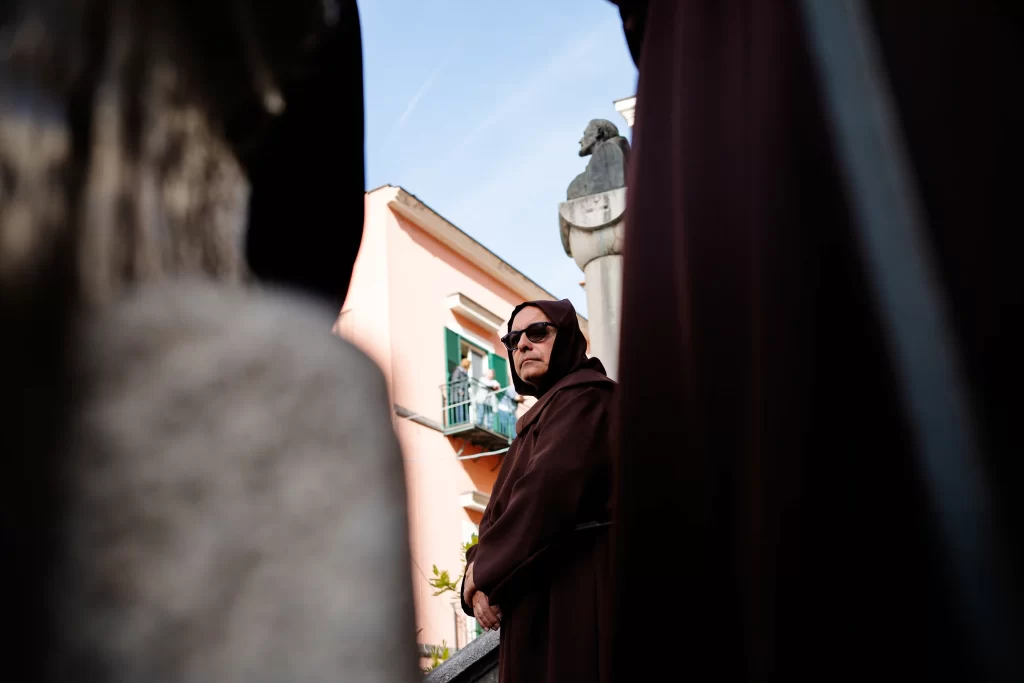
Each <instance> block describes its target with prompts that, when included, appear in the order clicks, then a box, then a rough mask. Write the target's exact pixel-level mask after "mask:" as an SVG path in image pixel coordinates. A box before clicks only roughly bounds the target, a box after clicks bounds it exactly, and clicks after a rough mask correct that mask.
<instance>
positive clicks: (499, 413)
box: [441, 378, 519, 449]
mask: <svg viewBox="0 0 1024 683" xmlns="http://www.w3.org/2000/svg"><path fill="white" fill-rule="evenodd" d="M508 389H509V388H508V387H506V388H504V389H497V390H494V389H492V388H490V387H488V386H487V385H485V384H484V383H483V382H480V381H479V380H476V379H473V378H465V379H461V380H456V381H454V382H447V383H446V384H442V385H441V416H442V417H441V423H442V424H443V425H444V433H445V434H447V435H449V436H459V437H461V438H463V439H466V440H467V441H470V442H472V443H475V444H478V445H480V446H484V447H488V448H496V449H497V448H503V447H505V446H508V444H509V443H510V442H511V441H512V439H514V438H515V436H516V408H517V407H518V405H519V404H518V403H516V402H515V401H514V400H512V397H511V395H510V394H509V392H508Z"/></svg>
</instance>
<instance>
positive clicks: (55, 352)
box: [0, 0, 418, 683]
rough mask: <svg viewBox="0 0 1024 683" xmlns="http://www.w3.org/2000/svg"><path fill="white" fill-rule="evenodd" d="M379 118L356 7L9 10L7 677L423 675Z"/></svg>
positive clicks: (1, 282) (3, 12)
mask: <svg viewBox="0 0 1024 683" xmlns="http://www.w3.org/2000/svg"><path fill="white" fill-rule="evenodd" d="M361 97H362V65H361V47H360V42H359V23H358V16H357V14H356V7H355V3H354V0H337V1H332V0H328V1H327V2H323V1H322V0H300V1H299V2H295V3H291V4H289V6H288V7H287V8H282V7H281V6H280V4H279V3H274V2H270V1H269V0H266V1H264V0H250V1H238V2H228V1H225V0H214V1H213V2H207V3H191V2H166V1H158V2H137V1H134V0H113V1H110V2H99V1H95V0H86V1H84V2H69V1H65V2H60V1H53V2H43V1H42V0H24V1H23V2H17V3H4V4H3V5H2V7H0V330H2V334H0V358H2V359H3V362H4V382H5V389H6V391H5V392H3V399H2V400H3V405H2V410H0V416H2V417H0V420H2V423H0V453H2V455H3V458H4V461H5V466H6V469H5V476H4V477H3V478H2V484H0V487H2V488H0V552H2V553H3V557H2V558H0V559H2V562H0V567H2V568H0V590H2V591H3V594H2V599H3V604H4V605H5V610H6V616H7V618H6V619H5V623H6V624H7V627H8V628H7V629H6V630H5V634H4V639H3V646H4V647H3V650H4V653H5V665H4V676H3V678H4V679H5V680H17V681H42V680H61V681H64V680H76V681H95V682H106V681H125V682H128V681H132V682H134V681H167V682H172V681H175V682H177V681H182V682H184V681H197V682H198V681H224V682H229V681H268V682H269V681H359V682H363V681H365V682H373V683H376V682H378V681H380V682H383V681H388V682H390V681H399V682H401V681H409V680H414V677H417V675H418V672H417V667H416V653H415V638H414V626H413V607H412V591H411V581H410V576H409V567H410V562H409V554H408V547H407V538H408V533H407V525H406V509H405V495H404V478H403V473H402V464H401V459H400V454H399V450H398V445H397V442H396V439H395V436H394V433H393V430H392V425H391V417H390V415H391V411H390V408H389V406H388V403H387V393H386V390H385V386H384V382H383V379H382V377H381V374H380V372H379V371H378V370H377V368H376V367H374V366H373V365H372V364H371V363H370V361H369V360H368V359H367V358H366V357H365V356H363V354H361V353H360V352H358V351H357V350H356V349H354V348H353V347H351V346H349V345H348V344H346V343H345V342H343V341H341V340H339V339H336V338H334V337H332V336H330V327H331V322H332V321H333V317H334V313H335V312H336V311H337V307H336V306H337V305H338V304H339V303H340V301H341V300H343V299H344V296H345V293H346V290H347V287H348V280H349V277H350V274H351V268H352V264H353V262H354V259H355V256H356V253H357V252H358V248H359V241H360V238H361V228H362V211H363V189H364V188H363V120H362V107H361V106H360V105H361ZM371 567H372V568H373V569H372V571H371V570H370V568H371ZM368 595H373V596H374V597H373V600H372V601H371V600H368V599H367V596H368ZM371 604H372V605H373V610H372V611H371V610H370V609H369V605H371Z"/></svg>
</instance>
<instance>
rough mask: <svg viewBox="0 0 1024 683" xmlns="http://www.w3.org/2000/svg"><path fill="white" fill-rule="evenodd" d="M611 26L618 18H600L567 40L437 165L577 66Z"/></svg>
mask: <svg viewBox="0 0 1024 683" xmlns="http://www.w3.org/2000/svg"><path fill="white" fill-rule="evenodd" d="M610 26H612V27H613V28H614V29H615V30H619V28H618V23H617V21H616V22H615V23H612V22H602V23H599V24H596V25H595V26H594V27H592V28H591V30H590V31H588V32H587V33H585V34H583V35H581V36H579V37H578V38H576V39H575V40H573V41H571V42H569V43H568V44H567V45H566V46H565V47H564V48H563V49H562V50H561V51H559V52H557V53H555V54H554V55H553V56H552V57H551V59H549V60H548V61H546V62H545V63H544V64H543V65H542V66H541V67H540V68H538V69H536V70H535V71H534V72H533V73H531V74H530V75H529V76H527V77H526V78H525V79H523V81H521V82H520V83H519V85H518V87H516V88H514V89H513V90H512V91H511V92H510V93H509V94H508V96H507V97H505V98H504V99H503V100H502V101H501V103H500V104H499V106H498V107H496V108H495V109H494V110H493V111H491V113H490V114H488V115H487V116H485V117H484V118H483V119H482V120H480V121H479V122H478V123H477V124H476V125H475V126H473V128H471V129H470V131H469V132H468V133H466V135H465V137H463V138H462V140H461V141H460V142H459V144H458V145H455V146H454V147H453V148H452V150H451V152H450V154H449V155H448V157H447V158H446V159H445V161H443V162H442V163H441V164H439V166H443V165H444V164H445V163H447V162H448V161H450V160H451V159H452V158H453V157H456V156H458V155H459V154H460V153H461V152H462V150H464V149H465V148H466V147H468V146H469V145H470V144H472V143H473V142H474V141H475V140H476V139H478V138H479V137H480V136H482V135H483V134H484V133H486V132H487V131H488V130H490V129H491V128H493V127H494V126H496V125H498V124H499V123H500V122H501V121H503V120H504V119H506V118H507V117H508V116H510V115H511V114H513V113H515V112H516V111H518V110H521V109H524V108H526V107H527V105H528V104H529V103H530V102H531V101H532V100H534V99H536V98H537V96H538V95H540V94H541V93H542V92H544V90H545V89H547V88H549V87H550V86H551V85H552V84H553V83H556V82H557V81H558V80H559V79H561V78H563V77H564V76H566V75H567V74H568V73H569V72H571V71H573V70H575V69H578V68H579V65H580V63H581V62H582V61H583V60H585V59H586V57H587V55H588V54H589V53H590V52H591V50H593V49H594V48H596V47H598V46H599V45H600V44H601V41H602V39H603V38H604V37H605V36H607V35H608V32H609V27H610Z"/></svg>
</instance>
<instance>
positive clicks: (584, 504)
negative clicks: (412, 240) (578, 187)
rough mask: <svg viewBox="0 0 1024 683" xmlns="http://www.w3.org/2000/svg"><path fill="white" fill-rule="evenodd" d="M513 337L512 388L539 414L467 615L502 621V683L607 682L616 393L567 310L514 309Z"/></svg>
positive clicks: (495, 517) (505, 467)
mask: <svg viewBox="0 0 1024 683" xmlns="http://www.w3.org/2000/svg"><path fill="white" fill-rule="evenodd" d="M528 326H529V329H528V333H527V334H518V335H517V334H516V332H520V331H522V330H524V329H527V328H528ZM508 332H509V335H508V336H506V338H505V340H508V341H507V347H508V346H511V347H512V350H510V351H509V354H508V355H509V361H511V362H510V363H509V365H510V366H511V369H512V380H513V384H514V385H515V388H516V391H518V392H519V393H521V394H525V395H527V396H535V397H536V398H537V402H536V403H535V404H534V406H533V407H532V408H531V409H530V410H529V412H527V413H526V414H525V415H523V416H522V417H521V418H520V419H519V421H518V423H517V424H516V432H517V436H516V438H515V440H514V441H513V442H512V446H511V448H510V449H509V451H508V453H507V454H506V456H505V460H504V462H503V463H502V467H501V471H500V472H499V474H498V479H497V481H496V482H495V484H494V490H493V492H492V495H491V500H490V502H489V503H488V505H487V509H486V510H485V511H484V515H483V520H482V521H481V523H480V540H479V543H477V545H476V546H474V547H473V548H470V551H469V553H468V554H467V561H468V563H469V566H468V569H467V573H466V579H465V581H464V582H463V587H462V608H463V610H465V612H466V613H467V614H470V615H474V616H476V617H477V618H478V620H479V621H480V622H481V625H482V626H484V627H485V628H489V627H490V628H496V626H497V623H498V621H500V623H501V646H500V651H499V676H500V680H501V681H502V683H516V682H517V681H530V682H531V683H540V682H543V681H607V680H609V678H610V668H609V665H610V651H609V643H610V631H609V626H610V624H609V606H610V592H609V589H610V573H611V547H610V534H609V531H610V527H609V522H608V520H610V519H611V485H612V472H611V448H610V445H609V429H610V422H609V420H610V416H611V405H612V400H613V396H614V391H615V387H616V384H615V382H613V381H612V380H610V379H609V378H608V377H607V375H606V374H605V371H604V367H603V366H602V365H601V361H599V360H598V359H596V358H589V359H588V358H587V356H586V349H587V341H586V339H585V338H584V336H583V333H582V332H581V331H580V328H579V324H578V323H577V319H576V311H575V309H574V308H573V306H572V304H571V303H569V301H566V300H563V301H531V302H527V303H523V304H520V305H519V306H518V307H516V309H515V310H514V311H513V313H512V317H511V319H510V320H509V323H508ZM531 337H532V338H531ZM538 340H539V341H538ZM545 361H546V367H545ZM474 608H475V609H474Z"/></svg>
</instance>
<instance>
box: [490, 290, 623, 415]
mask: <svg viewBox="0 0 1024 683" xmlns="http://www.w3.org/2000/svg"><path fill="white" fill-rule="evenodd" d="M527 306H533V307H535V308H539V309H540V310H541V311H543V312H544V315H546V316H547V317H548V318H549V319H550V320H551V322H553V323H554V324H556V325H558V334H557V336H556V337H555V344H554V346H553V347H552V348H551V360H550V362H549V363H548V371H547V372H546V373H545V374H544V378H543V380H542V381H541V382H540V383H539V384H531V383H530V382H526V381H524V380H523V379H522V378H521V377H520V376H519V374H518V373H517V372H516V363H515V361H514V360H513V358H512V355H513V354H512V352H511V351H509V352H508V365H509V369H510V370H511V372H512V384H513V386H514V387H515V389H516V391H517V392H519V393H520V394H524V395H526V396H536V397H538V398H539V397H541V396H543V395H544V393H545V392H546V391H547V390H548V388H549V387H551V386H552V385H554V384H555V383H556V382H557V381H559V380H560V379H562V378H563V377H565V376H566V375H568V374H569V373H571V372H575V371H576V370H580V369H582V368H589V369H591V370H597V371H598V372H600V373H601V374H602V375H604V374H606V373H605V370H604V365H602V364H601V361H600V360H598V359H597V358H587V338H586V337H585V336H583V331H582V330H581V329H580V323H579V319H578V318H577V317H576V308H575V307H574V306H573V305H572V302H571V301H569V300H568V299H562V300H561V301H525V302H523V303H521V304H519V305H518V306H516V307H515V309H513V311H512V315H511V316H509V319H508V325H507V329H508V331H509V332H511V331H512V323H514V322H515V319H516V314H518V313H519V311H521V310H523V309H524V308H526V307H527ZM517 329H522V326H520V327H519V328H517Z"/></svg>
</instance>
